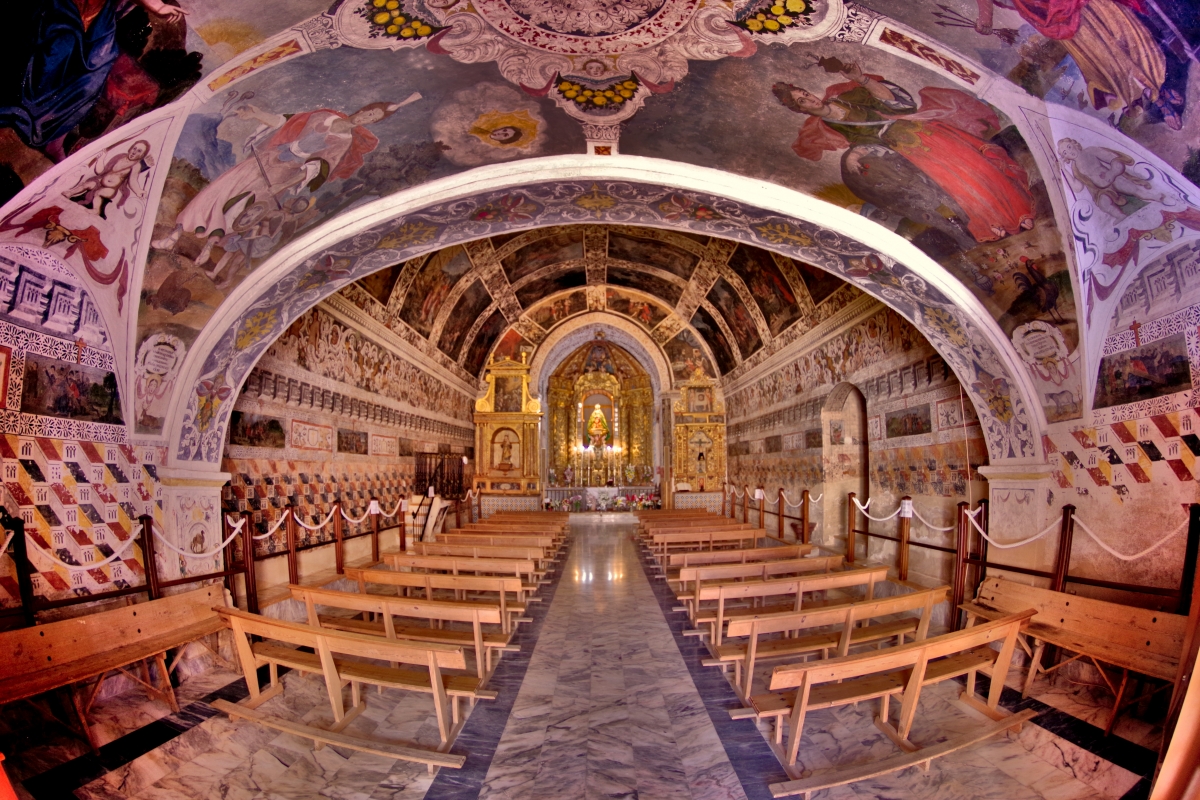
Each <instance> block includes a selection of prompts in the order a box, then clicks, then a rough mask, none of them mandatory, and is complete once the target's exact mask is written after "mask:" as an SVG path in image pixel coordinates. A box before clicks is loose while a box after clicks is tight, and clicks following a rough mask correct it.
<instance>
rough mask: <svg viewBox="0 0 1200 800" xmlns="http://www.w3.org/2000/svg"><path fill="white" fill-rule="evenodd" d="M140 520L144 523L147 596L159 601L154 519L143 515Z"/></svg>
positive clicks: (143, 542) (143, 552)
mask: <svg viewBox="0 0 1200 800" xmlns="http://www.w3.org/2000/svg"><path fill="white" fill-rule="evenodd" d="M138 519H140V520H141V522H142V560H143V561H145V562H146V563H145V565H144V566H145V568H146V595H147V596H148V597H149V599H151V600H157V599H158V598H159V597H161V595H160V594H159V593H158V562H156V561H155V559H154V517H152V516H150V515H149V514H142V516H141V517H139V518H138Z"/></svg>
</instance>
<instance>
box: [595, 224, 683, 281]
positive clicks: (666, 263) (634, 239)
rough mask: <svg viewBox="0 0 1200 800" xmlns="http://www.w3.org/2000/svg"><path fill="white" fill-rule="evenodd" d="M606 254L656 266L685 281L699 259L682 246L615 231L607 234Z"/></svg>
mask: <svg viewBox="0 0 1200 800" xmlns="http://www.w3.org/2000/svg"><path fill="white" fill-rule="evenodd" d="M608 256H609V258H615V259H618V260H621V261H629V262H632V263H634V264H642V265H643V266H647V267H657V268H658V269H662V270H666V271H667V272H670V273H671V274H672V275H675V276H677V277H680V278H682V279H684V280H685V281H686V280H688V279H689V278H691V277H692V272H693V270H695V269H696V264H697V263H699V261H700V259H699V257H697V256H696V254H695V253H691V252H689V251H687V250H684V249H683V248H680V247H675V246H672V245H670V244H668V243H666V242H662V241H658V240H655V239H647V238H644V237H639V236H630V235H627V234H622V233H618V232H616V231H614V232H612V233H610V234H609V235H608Z"/></svg>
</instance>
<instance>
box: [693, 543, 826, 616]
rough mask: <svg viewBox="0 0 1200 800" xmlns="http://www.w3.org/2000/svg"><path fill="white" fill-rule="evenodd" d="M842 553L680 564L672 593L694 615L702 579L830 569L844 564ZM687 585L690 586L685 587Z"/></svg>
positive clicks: (763, 577) (719, 580)
mask: <svg viewBox="0 0 1200 800" xmlns="http://www.w3.org/2000/svg"><path fill="white" fill-rule="evenodd" d="M844 562H845V556H840V555H837V556H819V557H817V558H793V559H788V560H785V561H757V562H751V563H749V564H705V565H703V566H698V567H684V568H683V569H681V570H679V579H678V584H679V588H678V590H677V591H676V592H675V597H676V598H677V599H678V600H679V601H680V602H682V603H686V604H688V616H690V617H691V618H693V619H694V618H695V616H696V611H698V610H699V609H698V608H697V607H696V605H695V603H696V602H697V600H696V598H697V597H698V596H699V594H700V591H701V587H702V586H703V585H704V584H705V583H712V582H717V583H729V582H731V581H738V580H742V581H744V580H748V579H758V580H763V581H765V580H770V579H771V578H782V577H784V576H792V575H803V574H806V573H810V572H831V571H833V570H837V569H841V568H842V567H843V566H844ZM689 587H690V588H689Z"/></svg>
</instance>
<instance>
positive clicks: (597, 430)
mask: <svg viewBox="0 0 1200 800" xmlns="http://www.w3.org/2000/svg"><path fill="white" fill-rule="evenodd" d="M587 432H588V445H589V446H590V447H592V448H593V449H597V448H603V447H604V443H605V440H607V439H608V419H607V418H606V417H605V416H604V412H603V411H601V410H600V404H599V403H596V408H595V409H594V410H593V411H592V415H591V416H590V417H588V424H587Z"/></svg>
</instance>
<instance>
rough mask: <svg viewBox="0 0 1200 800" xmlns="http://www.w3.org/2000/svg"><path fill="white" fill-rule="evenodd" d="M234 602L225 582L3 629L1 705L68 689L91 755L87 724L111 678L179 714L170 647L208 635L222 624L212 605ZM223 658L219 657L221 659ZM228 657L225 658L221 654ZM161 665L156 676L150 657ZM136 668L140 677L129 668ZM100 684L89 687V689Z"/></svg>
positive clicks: (0, 635) (95, 749)
mask: <svg viewBox="0 0 1200 800" xmlns="http://www.w3.org/2000/svg"><path fill="white" fill-rule="evenodd" d="M227 602H228V597H227V596H226V595H225V592H224V589H223V588H222V587H221V586H219V585H210V586H203V587H201V588H199V589H193V590H192V591H189V592H184V593H182V594H176V595H171V596H170V597H163V598H161V599H158V600H150V601H147V602H144V603H135V604H133V605H129V606H124V607H122V608H114V609H110V610H107V611H100V612H97V613H93V614H87V615H84V616H80V617H75V618H73V619H64V620H60V621H58V622H49V623H46V624H44V625H35V626H34V627H31V628H21V629H19V630H13V631H4V632H2V633H0V654H3V655H2V657H0V705H3V704H5V703H12V702H14V701H17V700H24V699H26V698H31V697H33V696H35V695H39V694H42V693H43V692H49V691H52V690H54V689H61V688H66V689H67V692H68V694H70V697H71V703H72V706H73V707H74V710H75V712H76V715H77V716H78V719H77V720H75V722H76V723H78V725H79V726H80V728H81V729H80V730H79V733H80V734H82V735H83V736H84V737H85V738H86V739H87V741H88V744H89V745H90V746H91V748H92V751H93V752H98V751H99V746H98V745H97V744H96V740H95V739H94V738H93V736H92V732H91V728H90V726H89V725H88V722H87V720H88V714H89V712H90V711H91V707H92V703H94V702H95V700H96V695H97V694H98V693H99V691H100V687H101V686H102V685H103V683H104V681H105V679H106V678H108V677H109V676H110V675H112V674H114V673H120V674H122V675H124V676H125V677H127V678H129V679H130V680H133V681H135V682H136V683H139V684H141V685H142V686H143V687H144V688H145V689H146V690H147V691H149V692H150V693H151V694H152V695H154V696H156V697H158V698H159V699H160V700H162V701H164V702H165V703H166V704H167V705H169V706H170V707H171V710H172V711H179V703H178V702H177V701H176V699H175V690H174V689H172V688H171V679H170V672H171V670H173V669H174V668H175V666H176V665H177V664H178V661H179V660H178V658H176V659H175V661H174V662H173V663H172V664H171V666H170V667H168V666H167V662H166V654H167V652H168V651H169V650H174V649H176V648H181V647H183V646H184V645H187V644H189V643H191V642H196V641H199V642H201V643H202V644H204V646H205V647H208V648H209V650H210V651H212V652H213V653H214V654H216V650H215V649H214V648H212V647H209V646H208V645H207V644H205V643H204V642H203V641H202V640H203V638H204V637H206V636H210V635H213V634H216V633H218V632H220V631H221V630H223V629H224V627H225V626H224V624H223V623H222V622H221V618H220V617H219V616H217V612H216V611H214V610H213V607H214V606H223V605H225V604H226V603H227ZM218 658H219V656H218ZM221 660H222V661H223V660H224V659H221ZM151 661H153V662H154V663H155V664H156V665H157V673H158V674H157V676H156V677H157V680H152V679H151V676H150V668H149V662H151ZM134 665H137V672H136V674H135V673H134V672H132V671H131V669H132V668H133V667H134ZM89 681H94V682H93V683H92V684H91V685H90V686H85V684H86V683H87V682H89Z"/></svg>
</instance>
